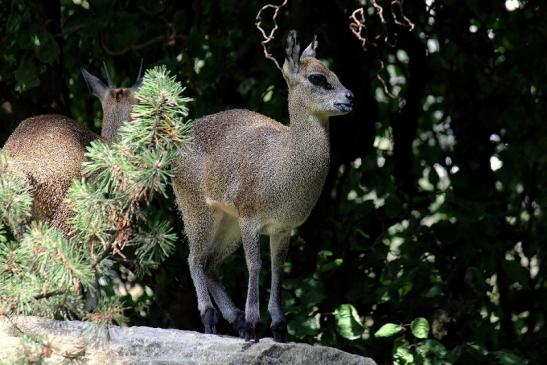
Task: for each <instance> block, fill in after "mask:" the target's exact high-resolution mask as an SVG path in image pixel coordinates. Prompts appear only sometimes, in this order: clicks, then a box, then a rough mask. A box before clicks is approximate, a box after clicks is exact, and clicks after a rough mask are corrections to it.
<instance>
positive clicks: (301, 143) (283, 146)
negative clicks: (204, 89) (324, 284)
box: [173, 31, 353, 341]
mask: <svg viewBox="0 0 547 365" xmlns="http://www.w3.org/2000/svg"><path fill="white" fill-rule="evenodd" d="M316 47H317V41H315V40H314V41H313V42H312V43H311V44H310V45H309V46H308V47H307V48H306V49H305V50H304V51H303V52H302V54H300V46H299V43H298V41H297V38H296V32H295V31H291V32H289V34H288V37H287V42H286V48H285V54H286V58H285V62H284V65H283V76H284V78H285V80H286V82H287V85H288V88H289V100H288V104H289V117H290V125H289V126H285V125H283V124H281V123H279V122H277V121H275V120H273V119H270V118H268V117H266V116H264V115H261V114H258V113H255V112H252V111H249V110H242V109H235V110H228V111H224V112H220V113H217V114H212V115H208V116H205V117H203V118H201V119H198V120H196V121H195V122H194V124H193V131H192V137H193V140H194V147H193V150H192V151H191V152H189V153H188V154H181V155H180V156H179V158H178V159H177V161H176V163H175V166H174V184H173V185H174V190H175V194H176V198H177V203H178V206H179V209H180V211H181V212H182V218H183V220H184V225H185V231H186V235H187V238H188V241H189V245H190V256H189V258H188V263H189V266H190V274H191V276H192V280H193V282H194V286H195V289H196V293H197V299H198V309H199V311H200V314H201V319H202V322H203V325H204V327H205V332H206V333H216V332H217V325H218V320H219V315H218V312H217V309H216V308H215V307H214V305H213V301H212V299H211V296H212V297H213V298H214V301H215V302H216V304H217V306H218V309H219V310H220V312H221V313H222V316H223V317H224V318H225V319H226V320H228V321H229V322H230V323H231V324H232V326H233V327H234V329H235V330H236V331H238V332H239V334H240V336H242V337H245V339H246V340H255V341H257V340H258V335H257V326H258V324H259V322H260V314H259V313H260V312H259V297H258V291H259V288H258V283H259V280H258V276H259V271H260V268H261V266H262V262H261V259H260V245H259V235H261V234H264V235H268V236H270V253H271V270H272V273H271V274H272V275H271V277H272V281H271V292H270V299H269V304H268V310H269V312H270V315H271V317H272V323H271V326H270V328H271V331H272V334H273V337H274V339H275V340H276V341H284V340H285V337H286V331H287V325H286V320H285V315H284V313H283V309H282V307H281V298H280V291H281V271H282V264H283V262H284V260H285V257H286V255H287V250H288V247H289V238H290V233H291V229H292V228H294V227H298V226H299V225H301V224H302V223H303V222H304V221H305V220H306V219H307V217H308V216H309V214H310V212H311V210H312V208H313V207H314V205H315V204H316V202H317V200H318V198H319V195H320V193H321V190H322V188H323V184H324V182H325V178H326V176H327V172H328V168H329V154H330V147H329V117H331V116H335V115H341V114H346V113H349V112H350V111H351V110H352V106H353V94H352V93H351V92H350V91H349V90H348V89H346V88H345V87H344V86H343V85H342V84H341V83H340V81H339V80H338V77H337V76H336V75H335V74H334V73H333V72H331V71H330V70H329V69H328V68H327V67H326V66H325V65H324V64H323V63H321V62H320V61H319V60H317V59H316V58H315V50H316ZM241 242H242V243H243V250H244V252H245V260H246V263H247V269H248V273H249V282H248V291H247V301H246V304H245V312H243V311H241V310H240V309H238V308H237V307H236V306H235V305H234V303H233V301H232V300H231V299H230V297H229V296H228V294H227V292H226V290H225V288H224V286H223V285H222V284H221V282H220V280H219V277H218V269H219V267H220V265H221V263H222V261H223V260H224V259H225V258H226V257H227V256H228V255H230V254H232V253H233V252H234V251H235V250H236V249H237V248H238V247H239V246H240V245H241Z"/></svg>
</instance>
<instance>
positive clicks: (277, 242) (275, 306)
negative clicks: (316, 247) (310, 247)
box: [268, 232, 290, 342]
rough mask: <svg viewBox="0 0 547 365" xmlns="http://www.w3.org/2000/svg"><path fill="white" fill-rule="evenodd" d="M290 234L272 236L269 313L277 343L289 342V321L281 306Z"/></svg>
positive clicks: (271, 327)
mask: <svg viewBox="0 0 547 365" xmlns="http://www.w3.org/2000/svg"><path fill="white" fill-rule="evenodd" d="M289 237H290V232H283V233H278V234H275V235H272V236H270V257H271V261H272V285H271V288H270V301H269V302H268V311H269V312H270V316H271V317H272V324H271V326H270V329H271V331H272V336H273V339H274V340H275V341H277V342H285V341H286V340H287V321H286V320H285V313H283V307H282V306H281V275H282V271H283V263H284V262H285V258H286V257H287V252H288V250H289Z"/></svg>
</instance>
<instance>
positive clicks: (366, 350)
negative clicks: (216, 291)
mask: <svg viewBox="0 0 547 365" xmlns="http://www.w3.org/2000/svg"><path fill="white" fill-rule="evenodd" d="M366 3H367V4H368V5H366V6H365V8H366V9H368V10H370V13H369V14H370V15H368V16H367V18H366V25H367V30H366V33H365V34H367V35H368V36H369V38H370V40H372V41H375V42H376V43H377V47H373V46H369V47H368V49H367V51H364V50H363V49H362V48H361V45H360V43H359V41H358V40H357V39H356V38H355V36H354V35H353V34H351V32H350V30H349V27H348V25H349V19H348V16H349V15H350V14H351V11H353V9H355V8H357V7H359V6H362V5H361V4H360V2H357V1H349V0H337V1H332V0H317V1H309V0H303V1H290V4H289V5H288V7H287V8H286V9H284V11H282V12H281V13H280V16H279V19H278V21H279V25H280V30H279V33H278V36H277V38H276V40H275V41H274V42H273V43H272V52H273V54H274V55H275V56H277V58H278V59H281V57H282V51H281V38H282V35H283V34H284V33H286V32H287V31H288V30H289V29H293V28H294V29H297V30H299V32H300V34H301V38H302V43H308V42H309V41H310V40H311V38H312V36H313V34H314V33H316V34H317V36H318V40H319V49H318V56H319V57H320V58H324V60H325V62H327V63H328V64H329V65H330V67H331V68H332V69H333V70H334V71H335V72H336V73H337V74H338V75H339V77H340V79H341V80H342V82H343V83H344V85H345V86H346V87H348V88H349V89H351V90H352V91H353V92H354V93H355V94H356V107H355V110H354V112H353V113H351V114H350V115H347V116H343V117H337V118H333V119H332V123H331V141H332V168H331V172H330V174H329V176H328V179H327V183H326V185H325V188H324V191H323V195H322V197H321V199H320V201H319V203H318V204H317V207H316V208H315V210H314V211H313V213H312V215H311V217H310V218H309V219H308V221H307V222H306V223H305V224H304V225H303V226H302V227H300V228H299V229H298V230H297V231H296V232H295V236H294V237H293V240H292V242H293V244H292V248H291V252H290V257H289V262H288V263H287V265H286V272H287V275H286V276H287V280H286V281H285V284H284V295H285V308H286V311H287V314H288V319H289V332H290V335H291V338H292V339H293V340H298V341H308V342H320V343H323V344H327V345H332V346H337V347H339V348H342V349H345V350H348V351H352V352H357V353H360V354H366V355H371V356H373V357H374V358H375V359H376V360H377V361H378V362H379V363H389V362H390V359H391V351H392V350H391V348H392V345H393V342H392V341H390V340H379V339H375V338H373V337H372V336H371V334H373V333H374V332H375V331H376V330H377V329H378V328H379V327H380V326H381V325H382V324H384V323H386V322H394V323H406V324H407V323H409V322H410V321H412V320H413V319H414V318H416V317H426V318H427V319H428V320H429V321H430V323H431V324H432V336H433V338H436V339H437V340H438V341H440V342H441V343H442V344H443V345H444V346H445V347H446V348H447V349H448V350H452V351H456V350H458V349H459V350H460V351H461V353H462V354H461V356H460V358H459V360H458V361H457V362H456V363H462V364H464V363H483V362H484V363H495V362H499V361H501V360H500V358H499V357H496V356H494V355H492V354H495V351H499V350H509V351H512V352H514V353H516V354H519V355H521V356H524V357H525V358H527V359H530V360H531V363H538V364H539V363H542V362H543V361H544V359H545V356H546V355H547V353H546V347H545V344H546V343H547V330H546V323H545V320H546V318H545V315H546V313H547V311H546V309H547V306H546V304H545V302H546V301H547V277H546V274H547V272H546V269H547V265H546V261H545V252H546V251H545V244H546V239H547V238H546V237H547V235H546V221H545V215H544V210H545V208H546V206H547V205H546V203H547V201H546V199H547V194H546V191H545V186H546V185H545V179H546V164H547V137H546V136H547V135H546V132H547V131H546V129H547V128H546V125H547V123H546V122H547V120H546V111H547V110H546V105H547V100H546V99H547V98H546V90H545V85H546V81H547V41H546V40H547V22H546V21H545V19H546V15H547V13H546V11H545V10H546V9H545V3H544V2H542V1H533V0H529V1H526V0H520V1H517V0H509V1H500V0H498V1H493V0H446V1H438V0H431V1H426V2H421V1H409V2H408V3H407V4H404V9H405V13H406V15H407V16H408V17H409V19H410V20H411V21H412V22H413V23H414V24H415V25H416V28H415V29H414V30H413V31H412V32H409V31H408V28H406V27H404V26H400V25H397V23H396V22H395V21H394V19H393V14H395V15H397V14H398V13H397V12H396V10H395V13H393V12H392V11H391V9H390V6H389V3H390V1H378V3H379V4H380V5H382V6H384V8H385V11H384V15H385V17H386V24H382V23H381V22H380V21H379V17H378V16H376V15H375V14H374V12H373V8H372V6H371V5H370V3H369V2H366ZM262 5H264V4H263V3H262V2H254V1H236V0H220V1H212V0H194V1H163V0H153V1H152V0H150V1H148V0H127V1H108V0H101V1H86V0H78V1H76V0H75V1H68V0H63V1H57V2H56V1H48V2H36V1H27V0H12V1H7V0H4V1H2V2H1V6H0V145H2V144H3V142H4V141H5V139H6V138H7V137H8V136H9V134H10V133H11V131H13V129H14V128H15V127H16V126H17V124H18V123H19V122H20V121H21V120H22V119H24V118H26V117H30V116H33V115H36V114H40V113H47V112H53V111H54V112H60V113H63V114H66V115H69V116H71V117H73V118H74V119H75V120H77V121H79V122H81V123H84V124H86V125H88V126H89V127H91V128H93V129H94V130H96V131H99V128H100V125H99V123H100V106H99V103H98V101H97V100H94V99H93V97H92V96H91V95H90V94H89V92H88V91H87V89H86V87H85V83H84V80H83V78H82V77H81V76H80V73H79V67H80V66H85V67H86V68H87V69H88V70H90V71H91V72H92V73H95V74H99V75H103V74H102V71H101V62H102V61H105V62H107V64H108V65H109V68H110V70H111V74H112V78H113V80H114V83H115V84H118V85H131V83H132V82H133V80H134V77H135V75H136V72H137V68H138V63H139V60H140V58H143V59H144V64H145V67H152V66H153V65H158V64H165V65H167V66H168V68H169V69H171V70H172V71H173V72H174V73H175V74H176V75H177V76H178V78H179V80H181V81H182V82H183V83H185V84H186V86H187V88H188V90H187V94H188V95H190V96H192V97H194V98H195V99H196V102H195V103H194V104H193V106H192V108H193V111H192V113H193V116H195V117H199V116H201V115H204V114H210V113H213V112H216V111H219V110H223V109H228V108H231V107H245V108H248V109H252V110H256V111H259V112H262V113H264V114H267V115H269V116H272V117H275V118H278V119H279V120H281V121H287V119H288V115H287V107H286V96H287V92H286V86H285V83H284V81H283V79H282V77H281V75H280V73H279V72H278V71H277V69H276V68H275V67H274V65H273V64H272V63H271V61H268V60H266V59H265V58H264V56H263V53H262V49H261V46H260V40H261V39H260V37H259V34H258V32H257V31H256V29H255V27H254V17H255V15H256V13H257V11H258V9H259V8H260V7H261V6H262ZM376 36H378V39H376ZM390 44H392V46H390ZM380 61H382V62H384V63H385V66H386V67H385V68H384V69H382V68H381V67H380ZM103 76H104V75H103ZM378 76H380V77H381V78H382V79H384V80H385V81H386V82H387V83H388V87H389V89H390V90H391V91H392V92H393V93H395V94H396V97H394V98H390V97H387V96H386V95H385V93H384V92H383V87H382V84H381V83H380V82H379V79H378ZM158 206H159V207H161V209H163V210H168V211H170V212H171V216H172V220H173V223H174V224H175V225H176V226H177V229H178V230H179V232H180V231H181V228H182V227H181V223H180V220H179V219H177V217H176V212H175V210H174V207H173V204H172V203H171V202H167V201H164V202H158ZM181 237H182V235H181ZM182 241H183V239H181V244H180V246H179V247H180V249H179V250H178V251H177V253H176V254H175V255H174V256H173V257H172V258H171V259H170V260H169V261H168V262H167V263H166V264H165V265H163V267H162V268H161V269H160V270H158V272H157V273H156V274H155V275H154V276H153V277H150V278H148V279H147V282H146V283H141V284H142V285H148V287H150V288H151V289H152V291H153V294H150V292H148V294H147V295H146V298H147V299H146V300H144V299H142V303H140V302H139V303H140V304H139V305H142V308H145V307H147V306H150V309H149V311H148V312H146V311H145V312H143V313H141V314H139V309H138V308H139V306H134V307H132V309H130V310H129V313H128V314H129V315H130V316H131V317H132V323H135V324H136V323H139V324H148V325H160V326H170V327H178V328H191V329H200V328H201V326H200V323H199V316H198V313H197V310H196V307H195V298H194V292H193V287H192V285H191V282H190V278H189V275H188V272H187V266H186V247H185V244H184V242H182ZM263 252H264V253H265V260H264V267H265V268H266V267H268V262H269V261H268V260H267V258H266V257H267V255H266V254H267V246H264V250H263ZM263 271H264V275H263V276H262V283H263V284H264V285H262V287H261V290H263V292H262V304H263V309H265V307H266V306H265V304H266V298H267V286H268V285H267V283H268V282H269V274H268V272H267V271H268V270H263ZM224 277H225V282H226V285H227V286H228V287H229V289H230V291H231V292H232V293H234V297H235V300H236V302H238V303H239V304H240V305H243V303H244V294H245V287H246V269H245V266H244V260H242V257H241V253H240V254H239V256H237V257H234V258H231V259H230V260H229V261H228V262H227V263H226V265H225V271H224ZM344 303H350V304H353V305H354V306H355V307H356V309H357V311H358V313H359V315H360V316H361V317H362V319H363V321H364V323H365V327H366V328H367V330H366V331H365V334H364V335H363V337H362V338H361V339H357V340H353V341H350V340H347V339H344V338H343V337H341V336H340V334H339V333H338V332H337V331H336V325H335V317H334V316H333V315H332V313H333V311H334V310H335V309H336V308H338V307H339V306H340V305H341V304H344ZM135 308H137V309H135ZM262 318H263V322H264V323H267V322H268V321H269V319H268V316H267V314H266V313H264V315H263V317H262ZM264 328H266V325H264ZM224 331H225V332H229V328H227V327H226V328H224ZM264 333H265V334H267V331H266V330H264ZM407 338H408V337H407ZM483 349H484V351H487V352H486V353H485V352H484V351H483ZM433 363H434V362H433Z"/></svg>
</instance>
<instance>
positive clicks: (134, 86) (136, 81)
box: [132, 58, 143, 90]
mask: <svg viewBox="0 0 547 365" xmlns="http://www.w3.org/2000/svg"><path fill="white" fill-rule="evenodd" d="M142 63H143V59H142V58H141V64H140V66H139V73H138V74H137V79H136V80H135V84H133V86H132V89H133V90H136V89H138V88H139V87H140V86H141V84H142Z"/></svg>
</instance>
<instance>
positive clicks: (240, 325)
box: [231, 311, 245, 338]
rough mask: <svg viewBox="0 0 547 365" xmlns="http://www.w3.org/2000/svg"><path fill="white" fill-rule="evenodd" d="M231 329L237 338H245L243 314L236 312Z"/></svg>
mask: <svg viewBox="0 0 547 365" xmlns="http://www.w3.org/2000/svg"><path fill="white" fill-rule="evenodd" d="M231 325H232V328H233V329H234V330H235V331H236V332H237V333H238V334H239V338H245V312H243V311H238V312H237V316H236V319H235V320H234V321H233V322H232V323H231Z"/></svg>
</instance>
